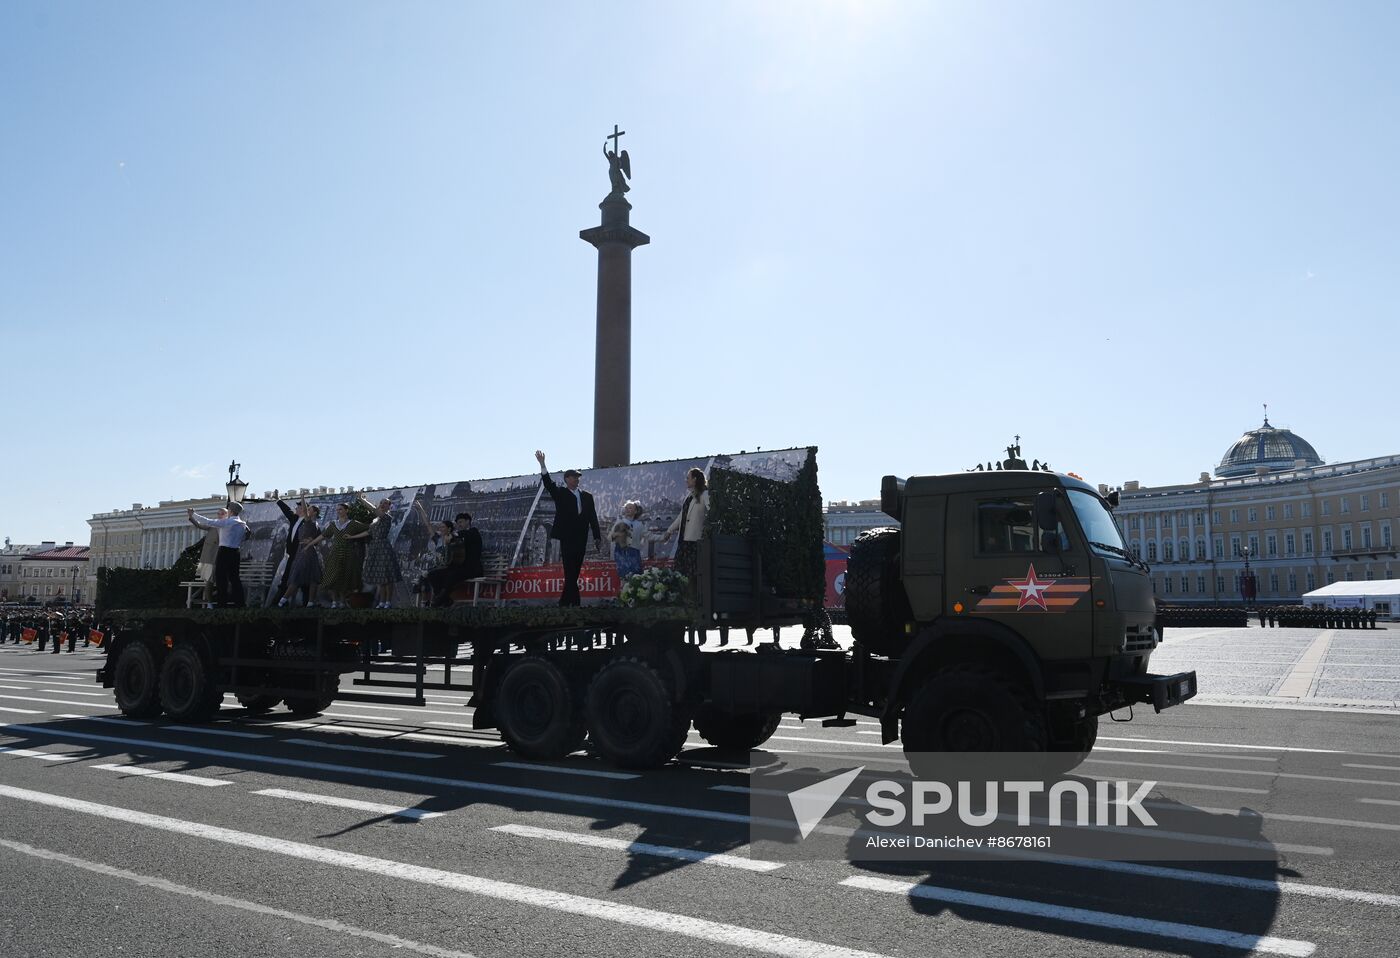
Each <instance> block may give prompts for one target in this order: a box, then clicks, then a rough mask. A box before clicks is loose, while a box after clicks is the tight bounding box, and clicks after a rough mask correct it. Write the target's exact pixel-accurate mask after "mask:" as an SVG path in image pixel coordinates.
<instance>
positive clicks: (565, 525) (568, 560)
mask: <svg viewBox="0 0 1400 958" xmlns="http://www.w3.org/2000/svg"><path fill="white" fill-rule="evenodd" d="M535 458H536V459H538V460H539V462H540V481H542V482H543V483H544V488H545V491H546V492H548V493H549V497H550V498H551V499H553V500H554V528H553V529H551V530H550V533H549V537H550V538H551V539H557V540H559V554H560V557H561V558H562V559H563V560H564V594H563V595H562V596H561V597H560V599H559V604H560V605H578V604H579V595H578V574H579V571H580V570H581V569H582V568H583V556H584V553H586V552H587V551H588V533H589V531H590V530H591V531H592V532H593V547H594V548H595V549H596V548H597V547H598V546H599V545H601V544H602V542H603V533H602V531H601V530H600V529H599V528H598V511H597V510H596V509H595V508H594V507H593V497H592V496H590V495H589V494H588V493H586V492H584V491H583V490H581V489H580V488H579V487H578V481H579V479H581V478H583V476H582V474H581V473H580V472H579V471H578V470H577V469H568V470H565V472H564V487H563V488H562V489H561V488H560V487H559V486H558V485H556V484H555V482H554V480H553V479H552V478H550V475H549V468H548V467H547V466H545V464H544V453H543V452H541V451H540V450H538V449H536V450H535Z"/></svg>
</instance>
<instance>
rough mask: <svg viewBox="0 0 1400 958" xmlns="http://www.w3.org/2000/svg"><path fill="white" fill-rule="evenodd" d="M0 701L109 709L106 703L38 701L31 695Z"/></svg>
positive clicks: (3, 697)
mask: <svg viewBox="0 0 1400 958" xmlns="http://www.w3.org/2000/svg"><path fill="white" fill-rule="evenodd" d="M0 699H9V700H13V701H16V702H43V703H44V704H45V705H78V706H81V707H82V708H85V709H105V708H107V707H108V704H107V703H106V702H74V701H71V700H66V699H65V700H59V699H36V698H34V697H32V696H29V695H0Z"/></svg>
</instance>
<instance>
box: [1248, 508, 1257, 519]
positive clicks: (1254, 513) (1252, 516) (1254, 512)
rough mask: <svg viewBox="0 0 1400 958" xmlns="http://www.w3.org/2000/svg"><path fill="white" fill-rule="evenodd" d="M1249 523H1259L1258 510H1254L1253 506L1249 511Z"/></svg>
mask: <svg viewBox="0 0 1400 958" xmlns="http://www.w3.org/2000/svg"><path fill="white" fill-rule="evenodd" d="M1249 521H1250V522H1258V521H1259V510H1258V509H1255V508H1254V507H1253V506H1251V507H1250V509H1249Z"/></svg>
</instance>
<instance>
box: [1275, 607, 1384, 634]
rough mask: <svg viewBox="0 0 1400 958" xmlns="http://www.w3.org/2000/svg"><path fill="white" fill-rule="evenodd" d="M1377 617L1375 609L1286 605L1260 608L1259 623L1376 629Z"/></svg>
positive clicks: (1303, 627) (1317, 627) (1299, 626)
mask: <svg viewBox="0 0 1400 958" xmlns="http://www.w3.org/2000/svg"><path fill="white" fill-rule="evenodd" d="M1376 618H1377V613H1376V610H1375V609H1322V608H1315V609H1305V608H1302V607H1300V606H1296V605H1285V606H1277V607H1274V608H1268V609H1260V610H1259V624H1260V625H1261V626H1264V627H1266V628H1267V627H1270V626H1277V627H1278V628H1284V629H1286V628H1295V629H1374V628H1375V627H1376Z"/></svg>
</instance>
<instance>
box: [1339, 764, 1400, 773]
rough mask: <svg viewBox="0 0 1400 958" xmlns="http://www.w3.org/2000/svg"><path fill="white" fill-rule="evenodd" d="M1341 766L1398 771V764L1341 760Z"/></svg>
mask: <svg viewBox="0 0 1400 958" xmlns="http://www.w3.org/2000/svg"><path fill="white" fill-rule="evenodd" d="M1342 768H1364V769H1369V770H1372V771H1377V772H1400V765H1356V764H1354V763H1352V762H1343V763H1342Z"/></svg>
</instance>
